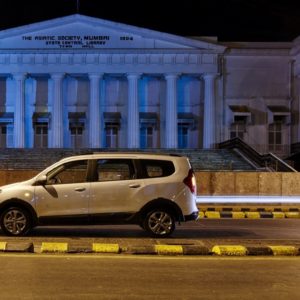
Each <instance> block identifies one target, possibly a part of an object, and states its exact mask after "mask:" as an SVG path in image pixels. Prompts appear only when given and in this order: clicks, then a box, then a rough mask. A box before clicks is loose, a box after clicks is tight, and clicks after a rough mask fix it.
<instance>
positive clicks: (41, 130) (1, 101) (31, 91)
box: [0, 15, 300, 156]
mask: <svg viewBox="0 0 300 300" xmlns="http://www.w3.org/2000/svg"><path fill="white" fill-rule="evenodd" d="M299 49H300V40H297V39H296V40H295V41H293V42H291V43H226V44H225V43H223V44H221V43H219V42H218V41H217V39H215V38H205V37H203V38H200V37H199V38H184V37H179V36H175V35H170V34H166V33H161V32H156V31H152V30H148V29H143V28H137V27H134V26H129V25H124V24H119V23H114V22H110V21H105V20H101V19H95V18H91V17H87V16H82V15H71V16H68V17H63V18H58V19H54V20H50V21H45V22H40V23H35V24H31V25H27V26H22V27H17V28H12V29H8V30H4V31H1V32H0V147H2V148H6V147H7V148H97V149H99V148H129V149H134V148H170V149H174V148H175V149H176V148H204V149H211V148H214V147H215V146H216V145H217V144H218V143H219V142H222V141H224V140H228V139H230V138H233V137H240V138H241V139H243V140H244V141H245V142H247V143H248V144H250V145H251V146H253V147H255V148H256V149H257V150H258V151H260V152H268V151H271V152H275V153H277V154H279V155H282V156H284V155H288V154H289V151H290V145H291V143H296V142H298V141H299V140H300V131H299V123H300V121H299V117H298V116H299V105H300V103H299V96H298V95H299V84H298V73H299V72H300V68H299V66H300V64H299V60H300V51H299Z"/></svg>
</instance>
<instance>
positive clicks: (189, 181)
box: [183, 169, 197, 194]
mask: <svg viewBox="0 0 300 300" xmlns="http://www.w3.org/2000/svg"><path fill="white" fill-rule="evenodd" d="M183 183H184V184H185V185H187V186H188V188H189V189H190V191H191V193H192V194H196V192H197V185H196V177H195V174H194V172H193V170H192V169H190V170H189V174H188V176H187V177H185V178H184V180H183Z"/></svg>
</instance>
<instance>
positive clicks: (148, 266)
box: [0, 254, 300, 300]
mask: <svg viewBox="0 0 300 300" xmlns="http://www.w3.org/2000/svg"><path fill="white" fill-rule="evenodd" d="M0 265H1V272H0V290H1V299H2V300H6V299H10V300H13V299H18V300H19V299H22V300H26V299H30V300H31V299H55V300H57V299H104V300H106V299H151V300H152V299H214V300H215V299H238V300H241V299H245V300H247V299H249V300H250V299H251V300H253V299H256V300H257V299H276V300H277V299H299V297H300V289H299V284H300V272H299V269H300V257H290V258H288V257H282V258H276V257H260V258H258V257H250V258H249V257H244V258H229V257H227V258H215V257H205V258H204V257H153V256H152V257H151V256H122V255H116V256H112V255H111V256H104V255H39V254H32V255H20V254H19V255H5V254H2V255H0Z"/></svg>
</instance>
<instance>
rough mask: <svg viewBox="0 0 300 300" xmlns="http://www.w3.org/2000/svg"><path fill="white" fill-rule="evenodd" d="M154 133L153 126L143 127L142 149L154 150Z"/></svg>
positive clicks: (141, 136)
mask: <svg viewBox="0 0 300 300" xmlns="http://www.w3.org/2000/svg"><path fill="white" fill-rule="evenodd" d="M153 132H154V129H153V126H142V128H141V135H140V143H141V148H143V149H145V148H153Z"/></svg>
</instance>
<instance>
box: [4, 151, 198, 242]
mask: <svg viewBox="0 0 300 300" xmlns="http://www.w3.org/2000/svg"><path fill="white" fill-rule="evenodd" d="M197 218H198V209H197V206H196V180H195V176H194V173H193V170H192V169H191V165H190V163H189V160H188V158H187V157H182V156H178V155H159V154H145V153H143V154H141V153H132V154H127V153H99V154H89V155H80V156H72V157H68V158H65V159H62V160H60V161H59V162H57V163H55V164H53V165H52V166H50V167H48V168H47V169H45V170H44V171H42V172H41V173H40V174H38V175H37V176H35V177H34V178H32V179H30V180H27V181H24V182H20V183H15V184H10V185H6V186H2V187H1V188H0V225H1V228H2V230H3V232H4V233H5V234H7V235H13V236H21V235H25V234H26V233H27V232H28V231H29V230H30V229H31V228H33V227H35V226H42V225H75V224H76V225H87V224H138V225H140V226H141V227H142V228H143V229H145V230H146V231H147V232H149V233H150V234H151V235H152V236H154V237H166V236H168V235H170V234H171V233H172V232H173V231H174V229H175V223H176V222H179V223H180V222H184V221H189V220H195V219H197Z"/></svg>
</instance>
